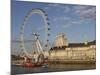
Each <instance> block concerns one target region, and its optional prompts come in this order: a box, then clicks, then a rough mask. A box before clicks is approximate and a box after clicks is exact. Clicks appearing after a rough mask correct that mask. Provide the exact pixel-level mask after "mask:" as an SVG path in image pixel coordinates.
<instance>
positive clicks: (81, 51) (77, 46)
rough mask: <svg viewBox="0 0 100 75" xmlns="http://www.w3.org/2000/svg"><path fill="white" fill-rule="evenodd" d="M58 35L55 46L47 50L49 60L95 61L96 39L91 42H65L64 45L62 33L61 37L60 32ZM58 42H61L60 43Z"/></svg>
mask: <svg viewBox="0 0 100 75" xmlns="http://www.w3.org/2000/svg"><path fill="white" fill-rule="evenodd" d="M59 37H60V39H59ZM59 37H57V39H56V44H55V47H52V48H51V49H50V51H49V60H50V61H59V62H68V61H70V62H72V61H80V62H85V61H88V62H95V61H96V41H95V40H94V41H91V42H87V44H86V43H69V44H68V43H66V45H65V43H64V42H65V41H64V38H63V35H62V37H61V34H60V36H59ZM61 39H62V41H61ZM57 40H58V41H57ZM59 42H61V44H60V43H59ZM66 42H67V41H66ZM59 44H60V45H59Z"/></svg>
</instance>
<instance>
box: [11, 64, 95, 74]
mask: <svg viewBox="0 0 100 75" xmlns="http://www.w3.org/2000/svg"><path fill="white" fill-rule="evenodd" d="M91 69H96V65H95V64H49V65H48V67H33V68H27V67H22V66H14V65H12V66H11V75H16V74H32V73H44V72H58V71H75V70H91Z"/></svg>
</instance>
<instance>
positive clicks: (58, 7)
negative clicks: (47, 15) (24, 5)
mask: <svg viewBox="0 0 100 75" xmlns="http://www.w3.org/2000/svg"><path fill="white" fill-rule="evenodd" d="M52 8H55V11H62V12H64V13H68V12H69V11H70V8H69V7H68V6H66V5H62V4H48V5H47V6H46V7H44V9H45V10H51V9H52Z"/></svg>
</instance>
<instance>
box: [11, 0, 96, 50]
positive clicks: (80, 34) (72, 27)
mask: <svg viewBox="0 0 100 75" xmlns="http://www.w3.org/2000/svg"><path fill="white" fill-rule="evenodd" d="M33 8H41V9H43V10H44V11H45V12H46V13H47V14H48V18H49V23H50V28H51V30H50V34H51V35H50V37H49V39H50V42H52V43H53V42H54V40H55V36H56V35H57V34H58V33H65V34H66V37H67V39H68V42H69V43H71V42H77V43H78V42H84V40H88V41H93V40H95V39H96V38H95V37H96V36H95V35H96V30H95V29H96V7H95V6H90V5H74V4H57V3H40V2H23V1H12V3H11V40H18V39H19V38H20V35H19V33H20V27H21V25H22V23H23V20H24V17H25V16H26V14H27V13H28V12H29V11H30V10H31V9H33ZM44 26H45V25H44V21H43V18H42V17H41V16H40V15H39V14H33V15H32V16H31V17H30V18H29V20H28V22H27V24H26V26H25V32H24V38H25V39H26V40H28V39H33V37H32V32H36V33H38V34H39V35H40V36H39V38H40V40H42V41H44V38H45V37H44V35H45V30H44ZM12 44H13V43H12ZM14 48H15V49H16V48H18V47H17V46H16V44H13V46H12V49H14Z"/></svg>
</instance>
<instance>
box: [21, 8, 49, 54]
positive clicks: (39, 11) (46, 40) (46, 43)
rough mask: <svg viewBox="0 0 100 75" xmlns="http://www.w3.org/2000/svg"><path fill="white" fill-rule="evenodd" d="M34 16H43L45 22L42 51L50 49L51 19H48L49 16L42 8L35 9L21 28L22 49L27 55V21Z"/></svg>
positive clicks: (25, 19)
mask: <svg viewBox="0 0 100 75" xmlns="http://www.w3.org/2000/svg"><path fill="white" fill-rule="evenodd" d="M33 14H38V15H40V16H42V18H43V21H44V27H45V29H44V34H45V35H44V37H45V38H44V41H43V46H42V49H43V50H45V49H48V47H49V38H48V37H49V36H50V33H49V30H50V27H49V25H50V23H49V19H48V15H47V14H46V12H45V11H44V10H42V9H40V8H35V9H31V10H30V11H29V12H28V14H27V15H26V16H25V17H24V22H23V24H22V26H21V28H20V48H21V50H22V51H25V53H26V48H25V42H24V34H25V26H26V25H27V21H28V20H29V18H30V17H31V16H32V15H33Z"/></svg>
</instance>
